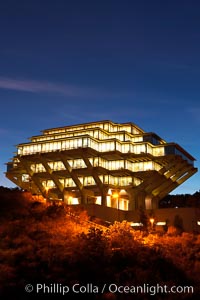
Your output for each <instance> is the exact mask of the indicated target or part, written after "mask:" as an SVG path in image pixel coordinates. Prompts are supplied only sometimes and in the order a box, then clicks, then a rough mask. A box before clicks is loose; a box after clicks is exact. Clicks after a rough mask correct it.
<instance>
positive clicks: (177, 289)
mask: <svg viewBox="0 0 200 300" xmlns="http://www.w3.org/2000/svg"><path fill="white" fill-rule="evenodd" d="M25 291H26V292H27V293H32V292H35V293H37V294H60V295H66V294H68V293H74V294H99V293H101V294H103V293H108V292H109V293H112V294H115V293H120V294H149V295H151V296H153V295H156V294H193V293H194V288H193V286H175V285H174V286H168V285H160V284H156V285H150V284H148V283H144V284H142V285H124V286H123V285H118V284H115V283H110V284H106V283H105V284H103V285H101V286H97V285H94V284H92V283H88V284H85V285H82V284H79V283H75V284H74V285H72V286H69V285H63V284H61V283H51V284H45V283H38V284H36V285H32V284H27V285H26V286H25Z"/></svg>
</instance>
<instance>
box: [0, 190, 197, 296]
mask: <svg viewBox="0 0 200 300" xmlns="http://www.w3.org/2000/svg"><path fill="white" fill-rule="evenodd" d="M88 221H89V218H88V216H87V214H86V212H84V211H83V210H81V209H80V208H79V209H75V208H74V209H72V208H69V207H66V206H64V205H56V204H55V205H51V204H47V203H43V202H41V201H38V200H37V199H32V197H31V196H30V194H28V193H22V192H20V191H18V190H9V189H5V188H2V187H1V188H0V224H1V226H0V272H1V276H0V287H1V294H0V296H1V299H18V300H23V299H40V298H42V299H43V298H45V299H57V298H59V299H67V298H66V297H68V296H69V294H66V295H61V294H59V293H51V294H50V293H47V292H46V293H43V294H36V291H35V290H34V291H33V292H31V293H27V292H26V291H25V286H26V285H27V284H32V285H33V287H35V286H36V284H38V283H45V284H46V285H51V284H52V283H58V284H60V286H61V285H64V286H65V285H67V286H70V287H71V286H73V285H74V284H80V285H83V286H86V285H87V284H93V285H96V286H98V287H101V288H102V287H103V286H104V284H106V288H105V290H104V291H103V293H100V292H99V293H94V292H87V293H74V292H73V294H72V296H70V299H74V298H75V297H78V298H83V297H86V298H87V299H149V297H150V298H151V299H195V298H196V299H198V298H197V297H198V294H199V292H200V289H199V286H200V279H199V275H200V236H199V235H193V234H189V233H182V234H181V235H176V234H175V233H166V234H162V235H161V234H158V233H157V234H156V233H155V234H148V233H147V232H140V231H133V230H132V229H131V227H130V225H129V224H128V223H127V222H126V221H124V222H122V223H118V222H115V223H114V224H113V225H111V226H109V227H108V228H106V227H98V226H95V224H92V223H90V222H88ZM109 284H115V285H116V286H122V287H125V286H136V285H144V284H148V285H149V286H151V285H152V286H153V285H157V284H159V285H163V286H164V285H167V286H168V287H171V286H186V285H187V286H193V287H194V293H193V294H192V293H190V294H188V293H177V294H174V295H172V294H163V293H162V294H161V293H158V294H156V295H154V296H150V295H149V294H148V293H138V294H132V293H128V292H127V293H125V292H123V293H121V292H111V291H110V290H109V288H108V287H109ZM152 295H153V294H152ZM68 299H69V297H68Z"/></svg>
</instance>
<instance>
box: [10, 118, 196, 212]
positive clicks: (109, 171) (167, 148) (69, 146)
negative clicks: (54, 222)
mask: <svg viewBox="0 0 200 300" xmlns="http://www.w3.org/2000/svg"><path fill="white" fill-rule="evenodd" d="M196 170H197V169H196V168H194V158H193V157H192V156H191V155H190V154H189V153H188V152H186V151H185V150H184V149H183V148H181V147H180V146H179V145H177V144H175V143H167V142H166V141H164V140H163V139H161V138H160V137H159V136H157V135H156V134H155V133H146V132H144V131H143V130H142V129H141V128H139V127H138V126H136V125H135V124H133V123H124V124H118V123H113V122H111V121H101V122H92V123H86V124H80V125H73V126H65V127H62V128H52V129H47V130H44V131H42V134H41V135H38V136H33V137H31V138H30V142H27V143H23V144H19V145H18V146H17V155H16V156H14V157H13V160H12V162H9V163H8V164H7V173H6V176H7V177H8V178H9V179H10V180H12V181H13V182H15V183H16V184H17V185H19V186H20V187H21V188H25V189H31V192H35V191H39V193H41V194H43V195H46V194H47V192H46V190H47V189H48V194H49V195H51V194H53V193H54V194H56V195H57V197H58V198H59V199H60V198H63V201H66V203H69V202H70V203H76V204H78V203H82V202H85V203H90V202H92V203H96V204H98V205H100V204H104V205H107V206H109V207H113V208H117V209H121V210H129V209H131V207H133V206H135V207H139V206H140V205H143V204H144V205H145V206H146V207H148V208H149V207H153V203H154V202H153V199H154V197H157V198H159V197H164V196H165V195H166V194H167V193H169V192H170V191H171V190H173V189H174V188H175V187H176V186H177V185H179V184H180V183H182V182H183V181H184V180H186V179H187V178H189V177H190V176H192V175H193V174H194V173H195V172H196ZM30 182H31V184H30ZM72 195H73V197H72ZM69 197H70V198H69ZM73 199H74V201H72V200H73Z"/></svg>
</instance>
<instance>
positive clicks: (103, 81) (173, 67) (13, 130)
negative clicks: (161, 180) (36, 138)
mask: <svg viewBox="0 0 200 300" xmlns="http://www.w3.org/2000/svg"><path fill="white" fill-rule="evenodd" d="M199 99H200V1H198V0H190V1H188V0H187V1H185V0H181V1H180V0H168V1H161V0H157V1H156V0H151V1H149V0H140V1H136V0H130V1H129V0H123V1H122V0H120V1H118V0H114V1H113V0H101V1H100V0H84V1H83V0H73V1H68V0H57V1H55V0H54V1H52V0H46V1H45V0H26V1H25V0H24V1H22V0H16V1H14V0H11V1H10V0H7V1H1V2H0V141H1V142H0V143H1V147H0V185H4V186H8V187H13V186H14V185H13V184H12V182H10V181H9V180H7V179H6V178H5V175H4V172H5V171H6V166H5V163H6V162H8V161H9V160H10V158H11V157H12V156H13V155H14V154H13V152H14V151H15V145H16V144H19V143H23V142H27V141H28V140H27V138H28V137H31V136H32V135H38V134H40V131H41V130H43V129H47V128H53V127H57V126H64V125H72V124H76V123H84V122H89V121H100V120H107V119H109V120H112V121H114V122H133V123H135V124H136V125H138V126H139V127H141V128H142V129H144V130H145V131H149V132H155V133H157V134H158V135H160V136H161V137H162V138H163V139H165V140H166V141H167V142H176V143H178V144H180V145H181V146H182V147H183V148H184V149H185V150H187V151H188V152H189V153H190V154H191V155H192V156H194V157H195V158H196V159H197V161H196V162H195V166H196V167H198V168H200V163H199V160H200V138H199V135H200V130H199V129H200V101H199ZM198 190H200V175H199V173H197V174H195V175H194V176H192V177H191V178H190V179H189V180H187V181H186V182H185V183H183V184H182V185H181V186H180V187H178V188H177V189H176V190H174V191H173V192H172V193H173V194H180V193H189V194H192V193H194V192H196V191H198Z"/></svg>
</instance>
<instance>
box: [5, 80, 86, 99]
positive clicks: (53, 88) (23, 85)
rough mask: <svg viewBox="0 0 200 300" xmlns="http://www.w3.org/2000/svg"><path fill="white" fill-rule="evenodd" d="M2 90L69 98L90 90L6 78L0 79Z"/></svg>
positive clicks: (45, 82)
mask: <svg viewBox="0 0 200 300" xmlns="http://www.w3.org/2000/svg"><path fill="white" fill-rule="evenodd" d="M0 88H1V89H7V90H15V91H23V92H32V93H40V92H47V93H59V94H62V95H67V96H80V95H82V94H83V93H84V94H85V93H86V92H87V93H88V89H84V88H80V87H76V86H70V85H64V84H57V83H52V82H47V81H36V80H19V79H11V78H5V77H0Z"/></svg>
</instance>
